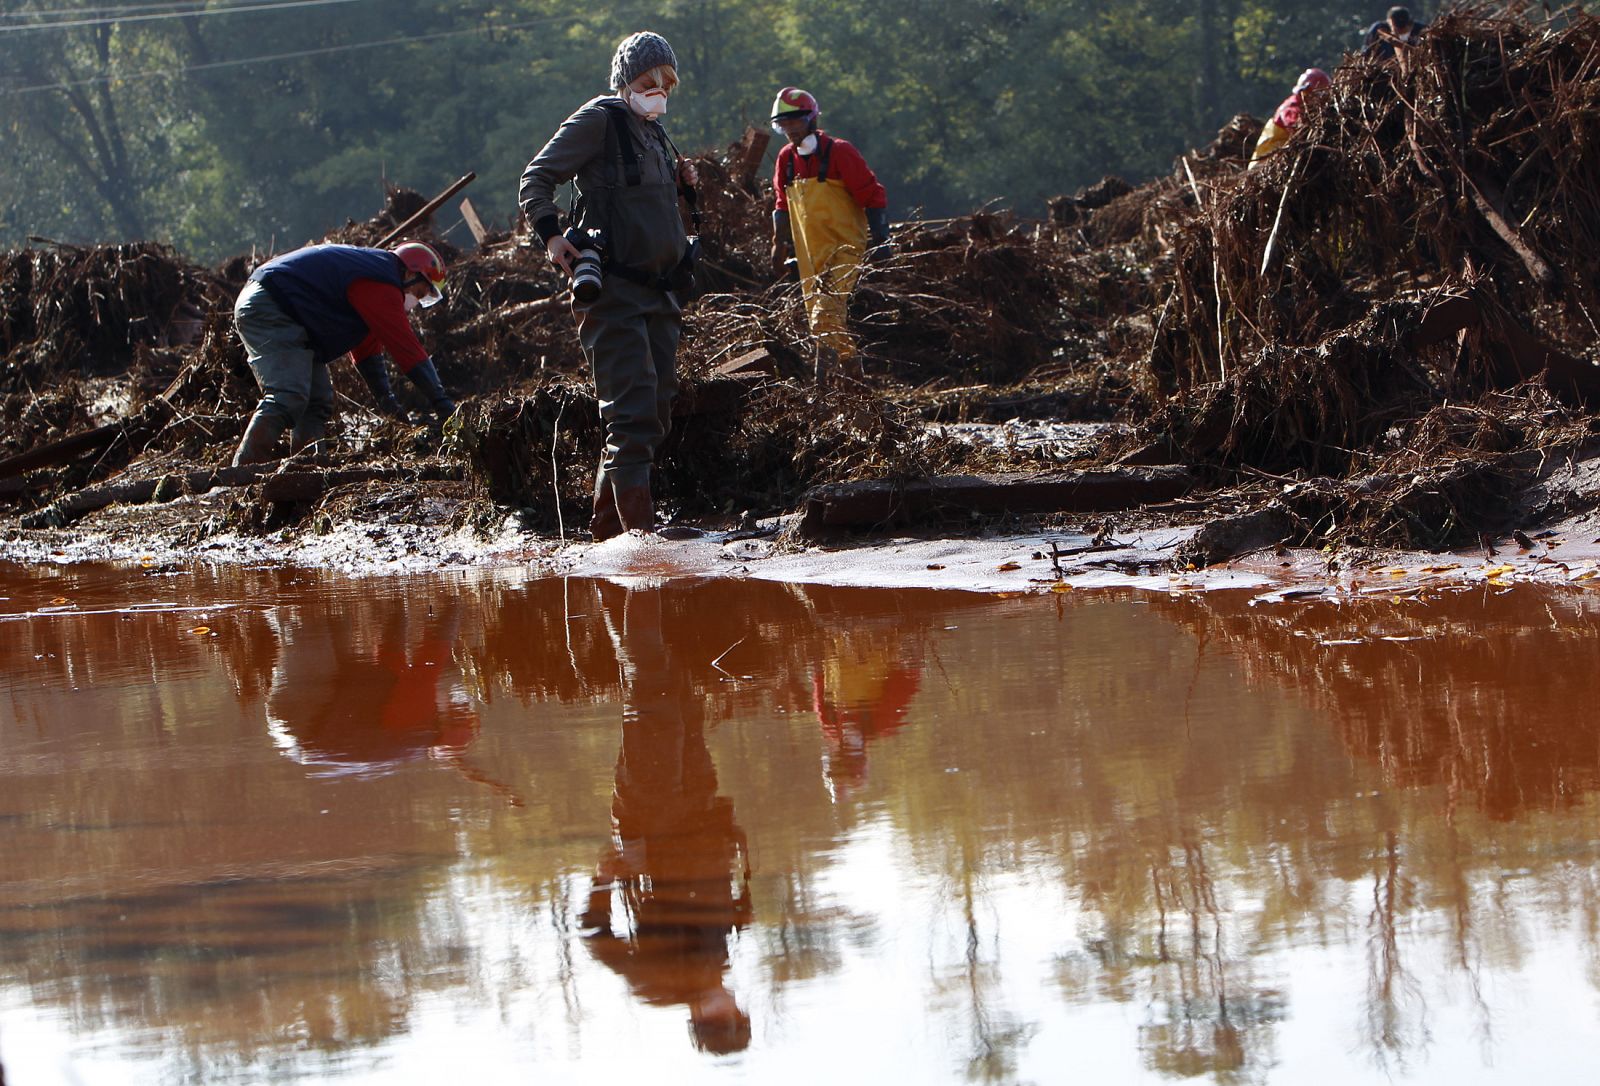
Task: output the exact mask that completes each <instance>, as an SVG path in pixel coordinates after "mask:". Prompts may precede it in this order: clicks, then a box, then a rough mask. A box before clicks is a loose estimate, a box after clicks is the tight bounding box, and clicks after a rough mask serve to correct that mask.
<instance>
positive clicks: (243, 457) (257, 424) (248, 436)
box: [233, 411, 285, 468]
mask: <svg viewBox="0 0 1600 1086" xmlns="http://www.w3.org/2000/svg"><path fill="white" fill-rule="evenodd" d="M284 426H285V423H284V421H283V420H282V419H280V418H279V417H278V416H276V415H264V414H262V413H261V412H259V411H257V412H256V413H255V414H254V415H252V416H250V425H249V426H246V427H245V430H244V437H242V438H240V439H239V448H238V450H237V451H236V452H235V453H234V454H233V466H234V467H236V468H239V467H243V466H244V465H246V464H263V463H266V462H267V461H269V460H276V459H278V458H279V456H280V455H281V454H280V453H279V451H278V435H279V434H281V433H283V430H284Z"/></svg>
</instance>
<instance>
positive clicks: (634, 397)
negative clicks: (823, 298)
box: [572, 103, 686, 540]
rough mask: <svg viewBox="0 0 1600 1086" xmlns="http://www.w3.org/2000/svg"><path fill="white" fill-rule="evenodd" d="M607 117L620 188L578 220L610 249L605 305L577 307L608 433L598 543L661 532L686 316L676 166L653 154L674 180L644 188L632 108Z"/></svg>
mask: <svg viewBox="0 0 1600 1086" xmlns="http://www.w3.org/2000/svg"><path fill="white" fill-rule="evenodd" d="M603 108H604V109H605V110H606V114H607V117H606V120H607V126H606V127H607V133H608V134H607V157H608V158H610V159H611V160H612V166H613V169H612V170H611V180H612V183H611V184H609V185H607V186H605V187H603V188H601V189H599V190H598V191H596V192H593V193H584V194H583V197H582V201H583V202H582V204H581V205H580V207H579V208H577V209H575V210H574V215H573V218H574V219H575V220H577V221H578V222H579V223H580V225H582V226H583V228H584V229H586V230H589V231H590V232H591V233H592V232H594V231H596V230H599V231H601V232H603V234H604V236H605V246H606V256H605V262H604V264H603V266H602V270H603V282H602V286H601V289H600V294H599V296H598V297H597V298H595V300H594V301H592V302H589V303H586V304H585V303H580V302H576V301H574V302H573V305H572V312H573V315H574V316H575V317H576V318H577V322H578V343H579V345H580V346H581V347H582V348H583V353H584V355H585V356H586V357H587V358H588V360H589V368H590V371H591V373H592V374H593V376H594V388H595V398H596V399H597V400H598V401H599V404H600V418H601V419H602V420H603V421H604V423H605V429H606V447H605V450H604V452H603V453H602V454H601V457H600V465H599V468H598V469H597V470H596V472H595V487H594V519H593V520H592V521H591V524H590V528H591V532H592V533H593V535H594V538H595V539H597V540H600V539H605V538H608V537H610V536H613V535H616V534H618V533H620V532H621V531H623V530H625V529H628V528H639V529H642V530H645V531H649V530H651V529H652V528H653V527H654V523H655V513H654V503H653V501H652V498H651V494H650V468H651V465H652V464H654V462H655V454H656V450H657V449H658V448H659V447H660V446H661V442H662V441H663V440H664V439H665V438H666V436H667V432H668V431H669V430H670V429H671V426H672V402H673V400H674V399H676V398H677V394H678V339H679V336H680V334H681V332H682V328H683V319H682V316H681V314H682V309H681V307H680V306H679V304H678V299H677V297H676V296H675V295H674V294H673V293H672V292H671V291H670V290H669V289H668V288H667V280H666V277H667V275H668V273H670V272H671V271H672V270H673V269H674V268H675V267H677V265H678V262H679V261H680V260H681V259H682V258H683V255H684V249H685V245H686V241H685V238H684V232H683V220H682V218H681V217H680V216H679V214H678V185H677V167H676V163H674V162H671V161H667V158H668V156H667V153H666V149H665V147H658V148H655V149H653V152H654V153H659V155H660V156H661V158H662V159H663V162H660V163H653V165H658V166H664V172H665V173H666V174H667V179H666V180H662V181H657V180H649V181H647V180H645V177H644V170H643V169H642V167H641V163H640V161H639V155H638V151H637V150H636V149H635V147H634V143H633V138H632V136H631V135H630V133H629V131H628V122H627V112H626V111H627V107H626V106H624V105H622V104H621V103H617V104H615V105H609V104H608V105H605V106H604V107H603ZM664 138H665V137H664V136H663V139H664ZM619 167H620V168H619ZM656 172H663V171H656ZM619 182H620V183H619Z"/></svg>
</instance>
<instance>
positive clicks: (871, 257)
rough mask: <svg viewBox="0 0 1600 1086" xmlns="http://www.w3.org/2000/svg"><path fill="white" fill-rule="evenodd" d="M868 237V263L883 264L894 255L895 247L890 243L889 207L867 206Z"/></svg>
mask: <svg viewBox="0 0 1600 1086" xmlns="http://www.w3.org/2000/svg"><path fill="white" fill-rule="evenodd" d="M867 238H868V242H867V244H868V248H867V261H868V263H871V264H882V263H883V262H884V261H886V260H888V259H889V257H891V256H893V255H894V247H893V246H891V245H890V244H889V209H888V208H886V207H869V208H867Z"/></svg>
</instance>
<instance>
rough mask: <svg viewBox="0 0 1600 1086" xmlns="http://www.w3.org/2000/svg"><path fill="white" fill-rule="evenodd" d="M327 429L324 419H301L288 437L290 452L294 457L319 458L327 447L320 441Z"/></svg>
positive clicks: (326, 422)
mask: <svg viewBox="0 0 1600 1086" xmlns="http://www.w3.org/2000/svg"><path fill="white" fill-rule="evenodd" d="M327 429H328V421H327V420H326V419H314V418H309V417H307V418H302V419H301V420H300V422H299V423H298V424H297V425H296V426H295V428H294V432H293V433H292V434H290V435H289V448H290V450H291V452H292V453H294V454H296V455H299V454H304V455H305V456H321V455H322V454H323V453H324V452H326V451H327V445H326V443H325V442H324V441H323V440H322V435H323V434H324V433H325V432H327Z"/></svg>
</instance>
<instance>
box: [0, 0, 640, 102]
mask: <svg viewBox="0 0 1600 1086" xmlns="http://www.w3.org/2000/svg"><path fill="white" fill-rule="evenodd" d="M647 6H648V5H645V4H637V5H633V6H631V7H626V8H612V9H610V10H609V11H607V12H606V13H605V14H607V15H630V14H633V13H634V12H636V11H642V10H644V9H645V8H646V7H647ZM594 14H595V13H594V12H593V11H574V12H566V13H563V14H561V15H546V16H542V17H540V18H537V19H523V20H519V21H518V22H514V23H493V24H489V23H486V24H483V25H480V26H470V27H461V28H457V29H455V30H437V31H432V32H430V33H426V34H407V35H400V36H398V37H393V38H382V39H379V40H377V41H364V42H341V43H340V44H338V45H324V46H319V47H317V48H315V49H295V50H291V51H289V52H284V53H264V54H262V55H260V56H253V57H234V58H231V59H228V60H213V61H206V62H205V63H201V64H184V65H179V66H178V67H175V68H153V69H147V70H145V71H142V72H121V73H108V74H105V75H93V76H85V77H84V78H83V79H66V80H62V81H60V82H57V83H35V84H33V85H31V86H26V87H6V88H0V97H5V96H6V95H13V94H35V93H38V92H40V91H51V90H68V89H71V88H73V87H87V86H93V85H95V84H97V83H132V82H136V81H139V80H144V79H160V78H163V77H171V76H178V75H183V74H184V73H186V72H204V71H214V70H216V69H219V68H235V67H240V66H243V65H248V64H268V63H272V62H274V61H279V60H298V59H300V58H302V57H313V56H325V55H327V54H330V53H343V52H351V51H355V50H360V49H378V48H382V47H383V46H386V45H406V44H410V43H412V42H422V41H436V40H438V39H440V38H454V37H460V36H461V35H463V34H485V33H493V32H495V31H503V30H526V29H528V28H530V27H534V26H543V25H546V24H548V23H558V22H568V21H571V20H574V19H584V18H588V17H590V16H592V15H594Z"/></svg>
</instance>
